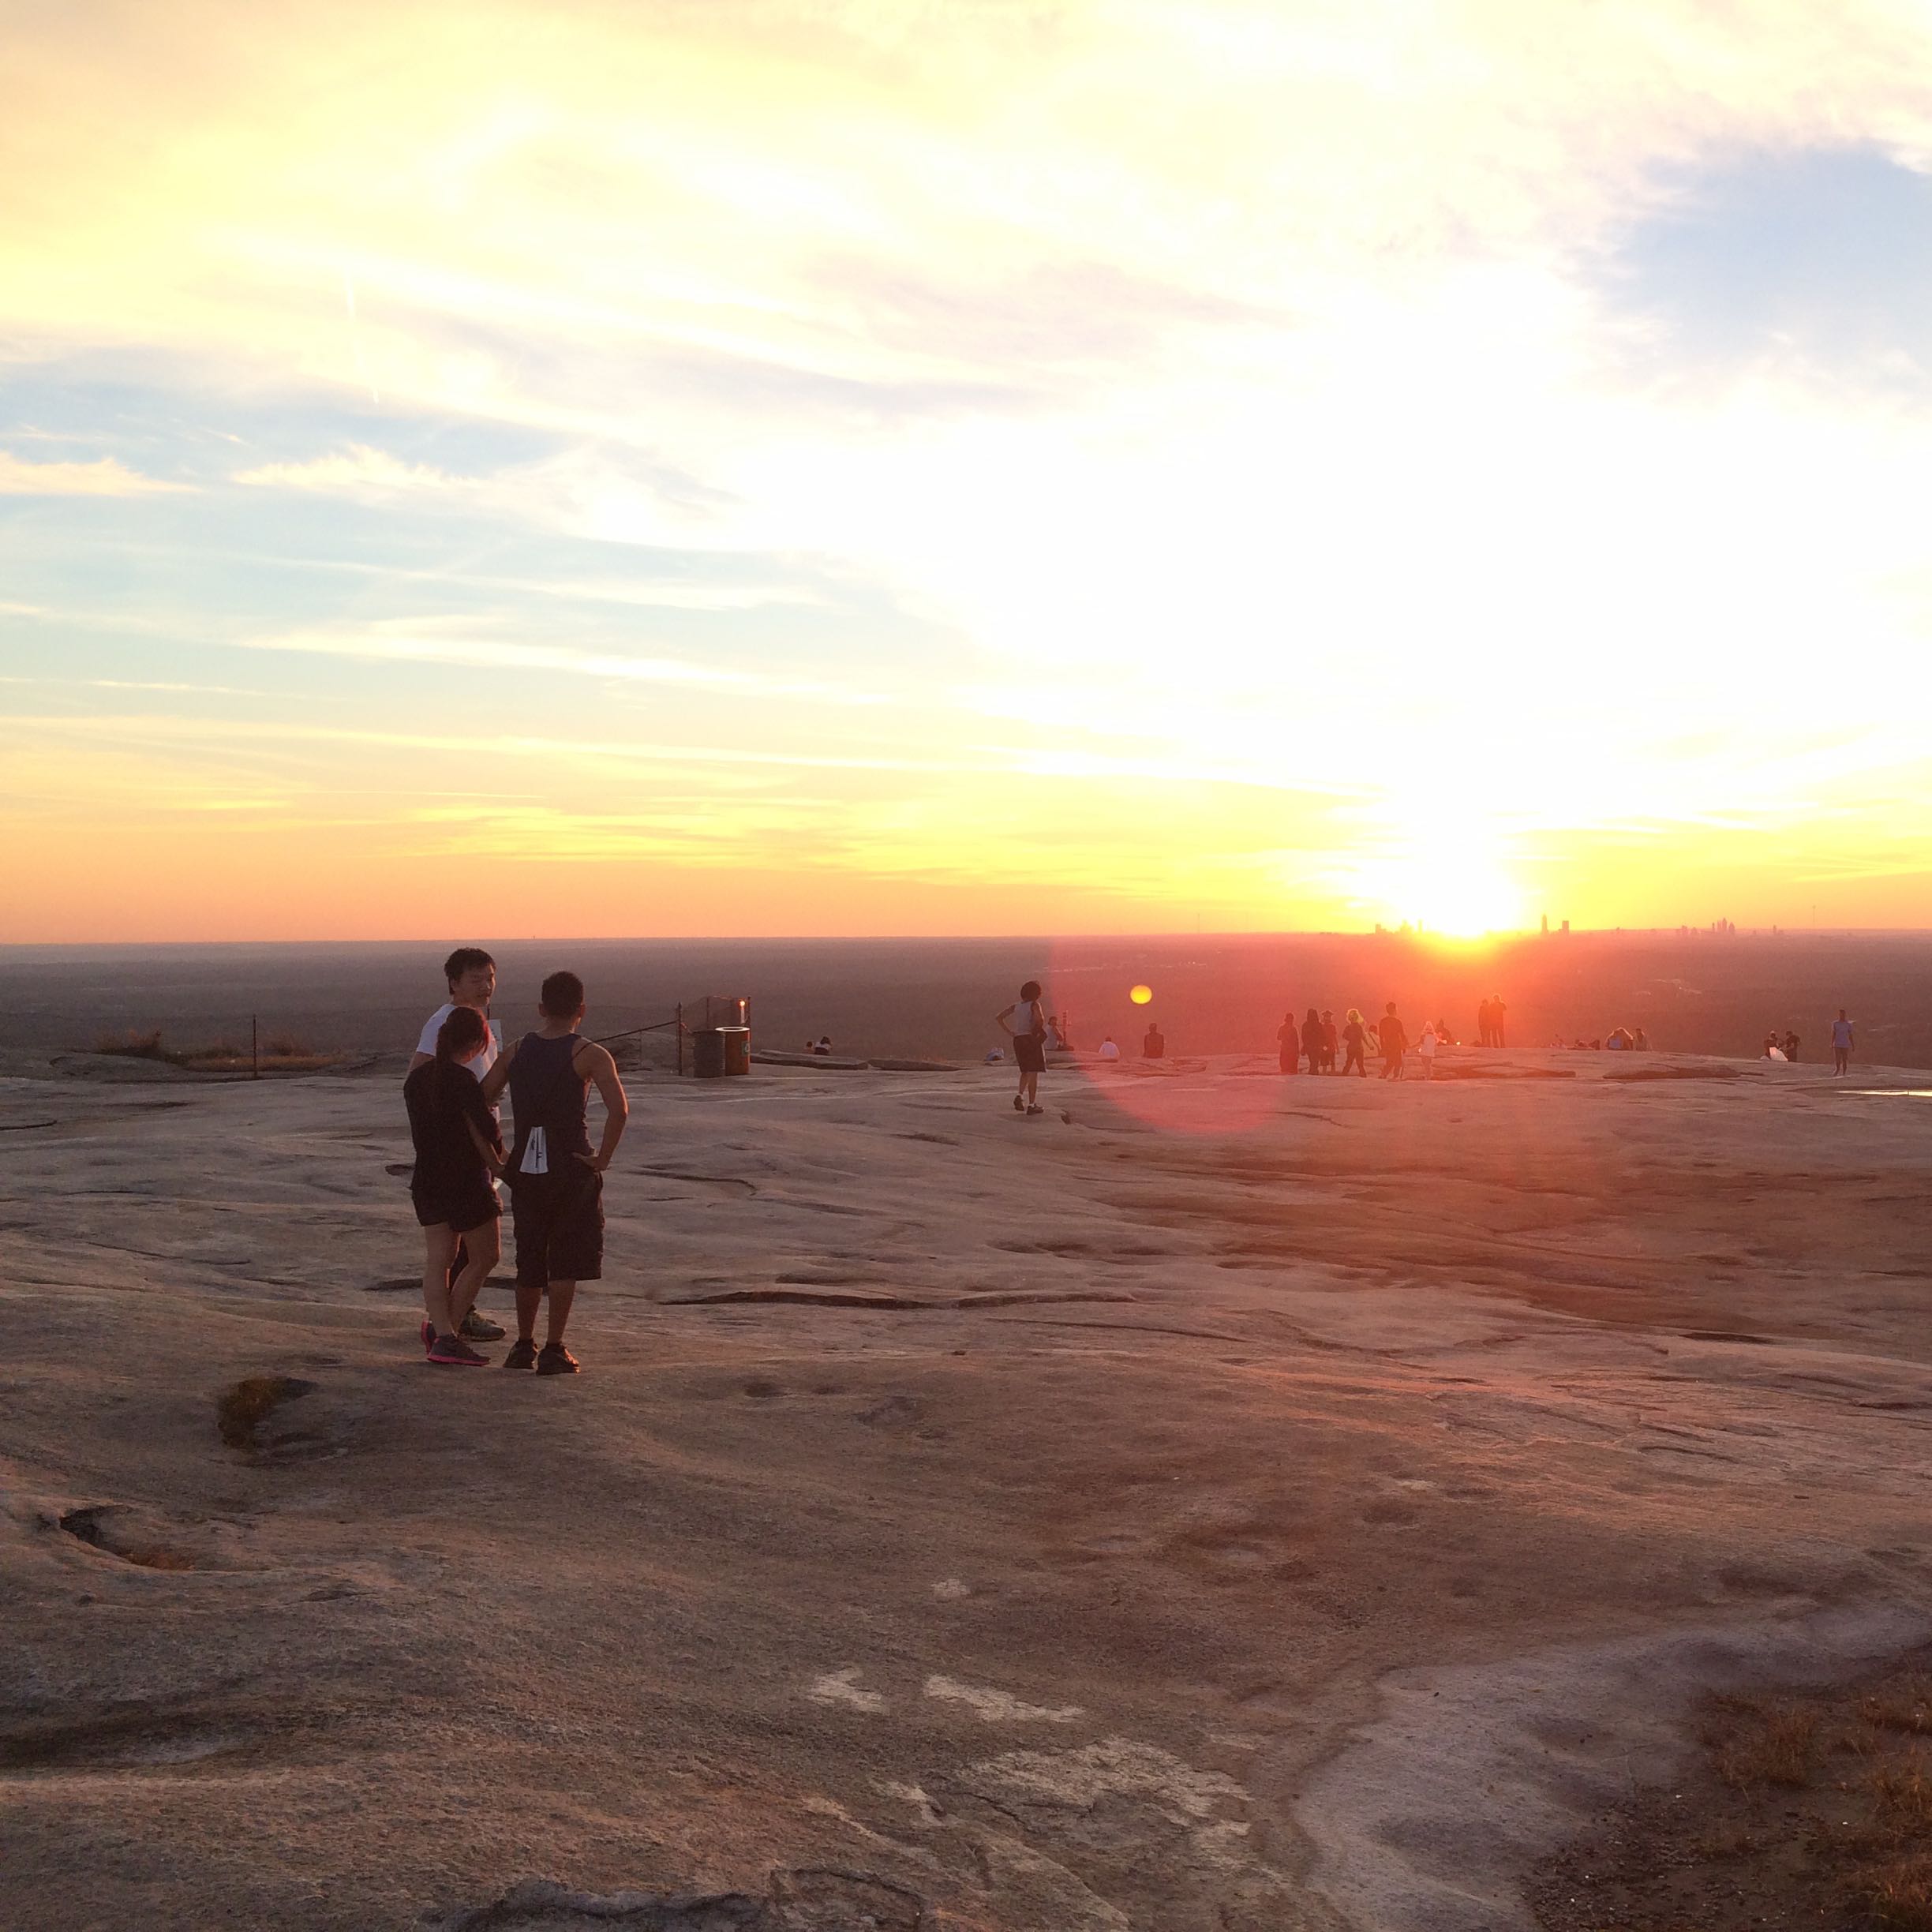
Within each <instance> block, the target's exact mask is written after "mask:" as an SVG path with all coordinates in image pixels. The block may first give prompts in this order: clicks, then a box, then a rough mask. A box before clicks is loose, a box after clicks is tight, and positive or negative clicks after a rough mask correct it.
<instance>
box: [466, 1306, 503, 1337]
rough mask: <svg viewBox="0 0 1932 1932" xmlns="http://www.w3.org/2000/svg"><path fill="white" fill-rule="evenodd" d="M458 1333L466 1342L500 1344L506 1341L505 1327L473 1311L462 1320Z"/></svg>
mask: <svg viewBox="0 0 1932 1932" xmlns="http://www.w3.org/2000/svg"><path fill="white" fill-rule="evenodd" d="M456 1332H457V1333H458V1334H459V1335H461V1336H462V1339H464V1340H465V1341H466V1342H500V1341H501V1340H502V1339H504V1325H503V1324H502V1323H501V1322H493V1321H492V1320H490V1318H489V1316H487V1315H479V1314H478V1313H477V1312H476V1310H475V1309H471V1310H470V1312H469V1313H468V1314H467V1315H466V1316H464V1317H463V1318H462V1327H460V1328H459V1329H458V1330H457V1331H456Z"/></svg>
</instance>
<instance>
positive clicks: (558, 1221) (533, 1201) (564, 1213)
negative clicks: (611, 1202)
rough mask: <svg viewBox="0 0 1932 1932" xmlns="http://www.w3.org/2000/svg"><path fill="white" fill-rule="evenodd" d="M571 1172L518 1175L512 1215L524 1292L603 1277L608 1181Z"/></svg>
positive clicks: (581, 1170)
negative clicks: (551, 1283)
mask: <svg viewBox="0 0 1932 1932" xmlns="http://www.w3.org/2000/svg"><path fill="white" fill-rule="evenodd" d="M571 1165H572V1167H573V1168H575V1172H573V1171H571V1169H565V1170H563V1171H561V1172H559V1173H556V1174H519V1175H516V1176H514V1177H513V1178H512V1180H511V1189H510V1213H511V1219H512V1221H513V1222H514V1223H515V1227H516V1278H517V1286H519V1288H541V1287H543V1286H545V1285H546V1284H547V1283H549V1282H553V1281H597V1280H600V1279H602V1276H603V1273H604V1177H603V1176H602V1175H601V1174H599V1173H598V1172H597V1170H596V1169H595V1168H594V1167H590V1166H585V1165H584V1164H583V1163H582V1162H573V1163H572V1164H571Z"/></svg>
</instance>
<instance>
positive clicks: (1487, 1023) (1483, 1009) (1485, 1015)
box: [1476, 1000, 1496, 1047]
mask: <svg viewBox="0 0 1932 1932" xmlns="http://www.w3.org/2000/svg"><path fill="white" fill-rule="evenodd" d="M1476 1031H1477V1035H1479V1036H1480V1038H1481V1041H1482V1043H1483V1045H1484V1046H1485V1047H1493V1046H1494V1045H1495V1044H1496V1017H1495V1013H1494V1009H1492V1007H1491V1005H1490V1004H1489V1002H1488V1001H1487V1000H1485V1001H1483V1002H1482V1003H1481V1005H1479V1006H1477V1009H1476Z"/></svg>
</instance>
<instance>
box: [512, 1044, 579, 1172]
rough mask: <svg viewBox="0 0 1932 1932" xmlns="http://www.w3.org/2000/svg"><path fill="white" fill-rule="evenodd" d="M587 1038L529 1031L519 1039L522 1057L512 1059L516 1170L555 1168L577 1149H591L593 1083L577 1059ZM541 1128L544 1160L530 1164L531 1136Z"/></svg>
mask: <svg viewBox="0 0 1932 1932" xmlns="http://www.w3.org/2000/svg"><path fill="white" fill-rule="evenodd" d="M582 1044H583V1041H582V1038H581V1036H579V1035H577V1034H575V1033H565V1034H563V1035H560V1036H559V1037H558V1038H557V1039H545V1038H544V1036H543V1035H541V1033H526V1034H525V1035H523V1037H522V1039H520V1040H519V1041H518V1042H517V1050H516V1058H515V1059H514V1060H512V1061H511V1062H510V1107H511V1112H512V1113H513V1114H515V1116H516V1144H515V1147H514V1148H511V1153H510V1171H511V1174H524V1173H527V1172H536V1173H543V1172H545V1171H549V1172H550V1173H552V1174H554V1173H555V1172H556V1171H557V1170H558V1169H559V1168H560V1166H562V1165H563V1164H564V1162H566V1161H567V1160H569V1159H570V1157H571V1155H573V1154H588V1153H589V1152H590V1133H589V1132H588V1131H587V1130H586V1127H585V1125H584V1109H585V1104H586V1102H587V1101H588V1099H589V1098H590V1082H589V1081H588V1080H586V1079H585V1078H584V1077H583V1076H582V1074H581V1073H578V1072H577V1071H576V1069H575V1068H573V1067H572V1066H571V1059H572V1058H574V1057H575V1054H576V1051H577V1049H578V1047H581V1046H582ZM539 1128H541V1129H542V1130H543V1136H544V1137H543V1139H542V1140H541V1142H539V1143H538V1145H539V1147H540V1148H541V1149H542V1151H543V1159H544V1165H543V1166H541V1167H539V1166H534V1165H533V1166H530V1167H527V1168H526V1166H525V1164H524V1156H525V1155H526V1151H528V1150H529V1148H530V1136H531V1134H532V1133H534V1132H535V1131H536V1130H537V1129H539Z"/></svg>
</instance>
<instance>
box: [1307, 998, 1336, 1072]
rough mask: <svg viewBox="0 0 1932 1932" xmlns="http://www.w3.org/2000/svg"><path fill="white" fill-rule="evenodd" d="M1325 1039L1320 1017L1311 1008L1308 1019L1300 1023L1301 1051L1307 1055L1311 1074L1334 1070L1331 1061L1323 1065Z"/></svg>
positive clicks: (1333, 1064) (1333, 1063)
mask: <svg viewBox="0 0 1932 1932" xmlns="http://www.w3.org/2000/svg"><path fill="white" fill-rule="evenodd" d="M1325 1038H1326V1036H1325V1035H1324V1033H1323V1032H1322V1023H1321V1015H1320V1013H1317V1012H1316V1010H1315V1009H1314V1008H1313V1007H1312V1006H1311V1007H1310V1008H1309V1009H1308V1017H1307V1018H1306V1019H1305V1020H1303V1021H1302V1022H1301V1050H1302V1051H1303V1052H1304V1053H1305V1054H1307V1055H1308V1063H1309V1072H1310V1073H1331V1072H1333V1070H1334V1068H1335V1062H1334V1061H1333V1060H1329V1061H1327V1065H1324V1064H1323V1061H1324V1052H1323V1048H1324V1041H1325Z"/></svg>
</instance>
